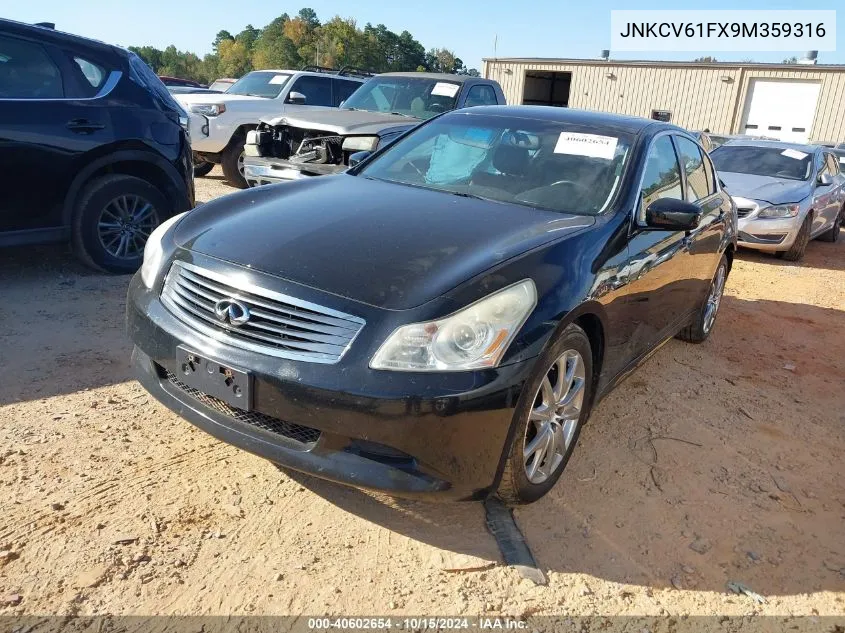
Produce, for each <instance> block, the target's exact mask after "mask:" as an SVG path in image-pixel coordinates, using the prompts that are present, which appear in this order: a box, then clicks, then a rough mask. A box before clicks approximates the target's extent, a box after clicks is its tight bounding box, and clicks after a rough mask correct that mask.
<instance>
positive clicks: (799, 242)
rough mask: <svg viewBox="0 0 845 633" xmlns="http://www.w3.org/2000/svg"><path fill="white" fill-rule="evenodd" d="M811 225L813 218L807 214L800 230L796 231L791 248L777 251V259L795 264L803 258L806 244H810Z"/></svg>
mask: <svg viewBox="0 0 845 633" xmlns="http://www.w3.org/2000/svg"><path fill="white" fill-rule="evenodd" d="M812 224H813V216H812V215H811V214H809V213H808V214H807V217H806V218H804V223H803V224H802V225H801V230H800V231H798V235H797V236H796V237H795V242H793V244H792V248H790V249H789V250H788V251H778V252H777V253H775V254H776V255H777V257H780V258H781V259H785V260H786V261H788V262H797V261H798V260H799V259H801V258H802V257H804V251H806V250H807V244H809V243H810V227H811V226H812Z"/></svg>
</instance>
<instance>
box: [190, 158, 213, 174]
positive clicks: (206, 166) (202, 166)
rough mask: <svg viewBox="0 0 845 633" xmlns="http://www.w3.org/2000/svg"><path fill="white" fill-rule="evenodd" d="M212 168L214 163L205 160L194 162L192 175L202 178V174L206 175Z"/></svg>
mask: <svg viewBox="0 0 845 633" xmlns="http://www.w3.org/2000/svg"><path fill="white" fill-rule="evenodd" d="M212 169H214V163H207V162H205V161H203V162H201V163H194V177H195V178H202V177H203V176H207V175H208V173H209V172H210V171H211V170H212Z"/></svg>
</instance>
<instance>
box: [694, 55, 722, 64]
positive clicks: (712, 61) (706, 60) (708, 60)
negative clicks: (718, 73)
mask: <svg viewBox="0 0 845 633" xmlns="http://www.w3.org/2000/svg"><path fill="white" fill-rule="evenodd" d="M692 61H693V62H696V63H702V64H704V63H706V64H715V63H716V62H717V61H719V60H717V59H716V58H715V57H710V56H709V55H708V56H707V57H696V58H695V59H694V60H692Z"/></svg>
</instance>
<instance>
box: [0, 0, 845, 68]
mask: <svg viewBox="0 0 845 633" xmlns="http://www.w3.org/2000/svg"><path fill="white" fill-rule="evenodd" d="M4 5H6V6H4ZM305 6H310V7H311V8H312V9H314V10H315V11H316V12H317V16H318V17H319V18H320V19H321V20H327V19H330V18H332V17H334V16H335V15H340V16H341V17H344V18H353V19H355V20H356V22H357V23H358V26H361V27H362V26H364V24H366V23H367V22H370V23H372V24H374V25H375V24H384V25H385V26H387V27H388V28H389V29H390V30H392V31H395V32H396V33H400V32H402V31H403V30H408V31H410V32H411V34H412V35H413V36H414V37H416V38H417V40H419V41H420V42H421V43H422V44H423V46H425V48H426V49H430V48H448V49H450V50H452V51H454V52H455V54H456V55H457V56H458V57H460V58H461V59H462V60H463V61H464V63H465V64H466V65H467V66H468V67H471V68H478V69H479V70H481V59H482V57H493V56H494V52H495V54H496V55H497V56H498V57H574V58H596V57H598V56H599V55H600V53H601V50H602V49H605V48H609V45H610V11H611V10H612V9H667V10H668V9H703V8H706V9H836V8H839V7H845V4H843V3H842V0H816V1H815V2H812V3H805V2H803V1H802V0H733V1H732V2H725V1H723V0H714V1H713V2H712V3H710V4H706V5H703V4H702V3H701V2H693V1H692V0H641V1H640V2H638V3H631V2H625V1H624V0H615V1H610V0H577V1H573V0H532V1H530V2H512V1H506V0H423V1H420V0H407V1H406V2H402V1H392V2H390V1H387V2H386V1H385V0H354V1H352V2H350V1H348V0H346V1H339V0H297V1H292V2H291V1H285V2H278V1H268V0H259V1H258V2H255V1H253V2H233V1H232V0H201V1H195V2H185V1H182V2H174V1H173V0H144V1H143V2H125V1H124V0H72V1H70V0H28V1H27V2H21V1H20V0H0V17H4V18H9V19H12V20H19V21H21V22H42V21H49V22H55V23H56V28H58V29H60V30H62V31H68V32H71V33H77V34H79V35H84V36H87V37H93V38H95V39H99V40H103V41H107V42H110V43H113V44H118V45H121V46H130V45H136V46H143V45H151V46H156V47H158V48H164V47H166V46H168V45H169V44H174V45H176V47H177V48H178V49H180V50H188V51H192V52H195V53H197V54H199V55H200V56H202V55H204V54H205V53H209V52H211V42H212V41H213V39H214V36H215V35H216V34H217V32H218V31H220V30H221V29H226V30H227V31H230V32H231V33H233V34H235V33H237V32H238V31H240V30H242V29H243V28H244V27H245V26H246V25H247V24H252V25H253V26H255V27H257V28H262V27H263V26H265V25H266V24H268V23H269V22H270V21H271V20H273V19H274V18H276V17H278V16H279V15H281V14H282V13H285V12H287V13H288V14H290V15H294V14H296V13H297V12H298V11H299V9H301V8H302V7H305ZM837 18H838V20H837V51H836V52H822V53H819V63H822V64H837V63H838V64H845V11H840V12H839V15H837ZM494 41H495V42H497V46H496V50H495V51H494V47H493V46H494ZM803 53H804V51H803V50H796V51H788V52H775V53H771V52H769V53H762V52H758V53H755V52H737V53H725V52H719V53H709V52H708V51H700V52H695V53H692V52H677V53H660V54H657V53H654V54H650V53H615V52H613V51H611V59H660V60H666V59H678V60H689V59H693V58H695V57H698V56H701V55H708V54H712V55H713V56H715V57H716V58H717V59H719V60H720V61H737V60H742V59H749V58H750V59H753V60H754V61H758V62H780V61H782V60H783V59H784V58H786V57H791V56H792V55H797V56H798V57H801V56H802V54H803Z"/></svg>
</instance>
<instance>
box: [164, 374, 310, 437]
mask: <svg viewBox="0 0 845 633" xmlns="http://www.w3.org/2000/svg"><path fill="white" fill-rule="evenodd" d="M167 380H169V381H170V384H171V385H173V386H174V387H176V388H177V389H178V390H179V391H181V392H182V393H184V394H186V395H188V396H190V397H191V398H193V399H194V400H196V401H197V402H199V403H200V404H204V405H205V406H207V407H208V408H210V409H214V410H215V411H217V412H218V413H222V414H223V415H226V416H228V417H230V418H232V419H234V420H237V421H238V422H243V423H244V424H249V425H250V426H254V427H256V428H259V429H262V430H264V431H269V432H270V433H275V434H276V435H281V436H283V437H286V438H288V439H290V440H294V441H295V442H298V443H300V444H302V445H303V446H302V448H303V449H309V448H311V447H312V446H314V444H315V443H316V442H317V440H319V439H320V431H318V430H317V429H312V428H311V427H310V426H302V425H299V424H292V423H291V422H285V421H284V420H279V419H277V418H274V417H271V416H269V415H266V414H264V413H259V412H257V411H244V410H243V409H238V408H237V407H233V406H230V405H228V404H226V403H225V402H223V401H222V400H220V399H218V398H215V397H214V396H209V395H208V394H207V393H203V392H202V391H199V390H198V389H194V388H193V387H189V386H188V385H186V384H185V383H184V382H182V381H181V380H179V378H177V377H176V374H174V373H172V372H169V371H168V372H167Z"/></svg>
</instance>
